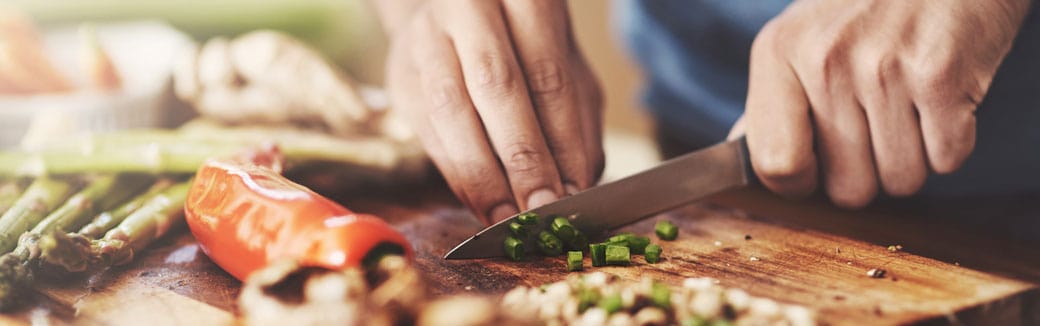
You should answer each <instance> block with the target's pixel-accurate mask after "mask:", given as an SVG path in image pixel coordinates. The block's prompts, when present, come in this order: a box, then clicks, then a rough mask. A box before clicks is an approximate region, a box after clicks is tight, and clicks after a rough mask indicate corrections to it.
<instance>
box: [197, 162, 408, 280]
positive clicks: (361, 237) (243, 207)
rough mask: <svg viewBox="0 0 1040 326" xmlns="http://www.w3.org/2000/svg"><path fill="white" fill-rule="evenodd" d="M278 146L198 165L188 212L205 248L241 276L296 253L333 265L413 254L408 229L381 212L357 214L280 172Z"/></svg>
mask: <svg viewBox="0 0 1040 326" xmlns="http://www.w3.org/2000/svg"><path fill="white" fill-rule="evenodd" d="M277 156H278V155H277V153H273V154H271V153H261V154H260V155H256V156H252V157H250V158H249V159H248V160H242V159H241V158H240V159H237V160H211V161H209V162H207V163H206V164H204V165H203V166H202V167H201V168H199V171H198V173H197V174H196V176H195V180H194V183H193V184H192V187H191V189H190V190H189V192H188V198H187V201H186V202H185V205H184V206H185V209H184V210H185V217H186V220H187V222H188V226H189V227H190V228H191V232H192V234H194V235H195V238H196V239H197V240H198V242H199V245H200V246H201V247H202V249H203V251H204V252H205V253H206V254H207V255H209V257H210V258H211V259H212V260H213V261H214V262H215V263H216V264H217V265H219V266H220V267H221V268H223V269H224V270H225V271H227V272H228V273H230V274H231V275H232V276H234V277H235V278H238V279H239V280H245V279H246V278H247V277H249V274H250V273H252V272H253V271H256V270H258V269H260V268H263V267H264V266H267V265H268V264H269V263H271V262H274V261H278V260H294V261H296V262H297V263H299V264H301V265H304V266H319V267H325V268H332V269H342V268H346V267H353V266H359V265H363V264H367V263H370V262H372V263H374V262H376V261H377V260H378V259H379V258H381V257H382V256H383V255H385V254H403V255H405V256H407V257H409V258H410V257H412V248H411V246H410V245H409V244H408V240H406V239H405V237H404V236H403V235H402V234H401V233H399V232H397V231H396V230H394V228H393V227H391V226H390V225H389V224H387V223H386V222H384V221H383V220H382V219H380V218H378V217H375V216H372V215H366V214H357V213H354V212H351V211H350V210H348V209H346V208H344V207H343V206H341V205H339V204H336V203H335V202H333V201H331V200H329V199H327V198H325V197H322V196H321V195H318V194H316V193H314V192H313V191H311V190H310V189H307V188H306V187H304V186H301V185H299V184H296V183H293V182H292V181H290V180H288V179H286V178H285V177H283V176H281V175H280V174H279V173H278V172H276V170H277V169H278V168H279V166H280V164H279V160H278V159H277V158H276V157H277Z"/></svg>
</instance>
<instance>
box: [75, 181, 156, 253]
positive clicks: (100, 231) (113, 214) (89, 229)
mask: <svg viewBox="0 0 1040 326" xmlns="http://www.w3.org/2000/svg"><path fill="white" fill-rule="evenodd" d="M171 183H172V182H171V181H170V179H162V180H159V181H158V182H156V183H155V184H153V185H152V187H151V188H149V189H148V191H147V192H145V193H143V194H140V195H138V196H137V197H134V198H133V199H131V200H130V201H128V202H126V203H124V204H122V205H121V206H119V207H117V208H115V209H112V210H110V211H107V212H104V213H101V214H98V215H97V216H96V217H94V220H93V221H90V223H88V224H87V225H84V226H83V228H82V229H79V232H78V233H79V234H82V235H83V236H85V237H87V238H90V239H97V238H100V237H101V236H103V235H105V232H108V230H110V229H112V228H114V227H116V226H117V225H119V223H122V222H123V220H124V219H126V217H127V216H130V214H132V213H133V212H134V211H136V210H138V209H140V208H141V206H143V205H144V204H145V203H147V202H148V200H149V199H151V198H152V197H155V195H156V194H158V193H159V192H161V191H163V190H164V189H166V188H168V187H170V184H171Z"/></svg>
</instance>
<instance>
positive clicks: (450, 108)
mask: <svg viewBox="0 0 1040 326" xmlns="http://www.w3.org/2000/svg"><path fill="white" fill-rule="evenodd" d="M429 85H430V86H429V91H428V92H427V93H428V96H429V97H430V98H429V101H430V108H431V109H432V110H433V113H435V114H448V115H450V114H454V113H457V112H460V111H462V110H463V108H464V107H465V105H464V103H463V99H464V98H465V91H464V90H463V86H462V82H461V81H459V80H457V79H455V78H450V77H444V78H438V79H435V81H433V82H430V83H429Z"/></svg>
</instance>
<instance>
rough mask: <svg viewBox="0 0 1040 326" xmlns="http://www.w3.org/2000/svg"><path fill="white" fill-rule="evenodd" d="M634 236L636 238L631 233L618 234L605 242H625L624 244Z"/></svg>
mask: <svg viewBox="0 0 1040 326" xmlns="http://www.w3.org/2000/svg"><path fill="white" fill-rule="evenodd" d="M634 236H636V235H635V234H632V233H622V234H618V235H615V236H613V237H610V238H607V242H625V243H628V239H629V238H631V237H634Z"/></svg>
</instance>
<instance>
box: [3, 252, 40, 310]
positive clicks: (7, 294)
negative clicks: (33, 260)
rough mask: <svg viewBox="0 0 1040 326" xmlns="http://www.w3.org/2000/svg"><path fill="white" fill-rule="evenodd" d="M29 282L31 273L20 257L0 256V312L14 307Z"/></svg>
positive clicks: (12, 255) (9, 254) (13, 255)
mask: <svg viewBox="0 0 1040 326" xmlns="http://www.w3.org/2000/svg"><path fill="white" fill-rule="evenodd" d="M30 282H32V273H31V271H30V270H29V268H28V267H27V266H26V265H25V264H24V262H23V259H22V258H21V257H19V256H18V255H15V254H13V253H8V254H5V255H3V256H0V311H3V310H8V309H10V308H11V307H12V306H14V305H16V304H17V303H18V301H19V300H18V299H19V298H21V297H22V295H21V293H22V292H23V291H24V290H25V288H26V286H27V285H28V284H29V283H30Z"/></svg>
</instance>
